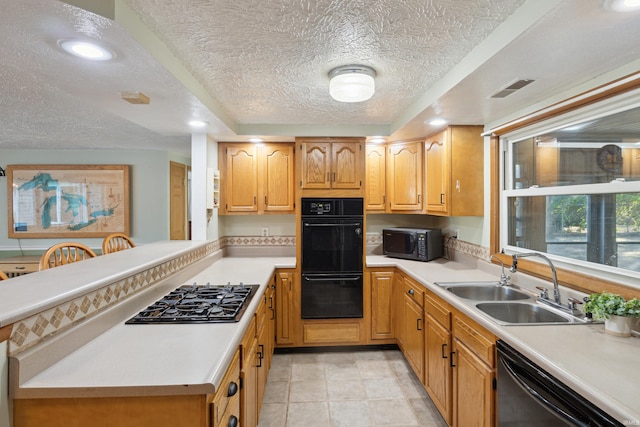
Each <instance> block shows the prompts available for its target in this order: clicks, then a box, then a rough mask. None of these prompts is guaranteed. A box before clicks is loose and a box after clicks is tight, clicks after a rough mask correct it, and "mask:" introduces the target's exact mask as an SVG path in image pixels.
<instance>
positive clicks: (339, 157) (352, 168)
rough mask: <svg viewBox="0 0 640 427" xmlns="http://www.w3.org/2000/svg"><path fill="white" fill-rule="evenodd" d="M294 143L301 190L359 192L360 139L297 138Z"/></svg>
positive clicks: (361, 155)
mask: <svg viewBox="0 0 640 427" xmlns="http://www.w3.org/2000/svg"><path fill="white" fill-rule="evenodd" d="M297 141H298V143H299V151H300V153H299V156H300V164H301V167H300V188H301V189H303V190H349V191H350V190H358V192H360V191H361V189H362V188H363V186H362V170H363V168H364V165H363V160H364V157H363V154H362V147H363V145H364V144H363V142H364V139H363V138H299V139H298V140H297ZM345 194H349V193H348V192H347V193H345Z"/></svg>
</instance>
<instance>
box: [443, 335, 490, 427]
mask: <svg viewBox="0 0 640 427" xmlns="http://www.w3.org/2000/svg"><path fill="white" fill-rule="evenodd" d="M453 345H454V349H453V351H454V352H455V354H454V355H452V357H453V358H454V359H453V361H454V364H455V367H454V368H453V383H454V386H453V401H454V408H453V425H455V426H461V427H462V426H464V427H467V426H468V427H492V426H493V425H494V418H495V404H494V393H493V379H494V371H493V369H491V368H490V367H489V366H487V365H486V364H485V363H484V362H483V361H482V360H481V359H479V358H478V357H477V356H476V355H475V354H473V352H472V351H471V350H469V348H468V347H467V346H466V345H464V343H463V342H461V341H460V340H457V339H454V344H453Z"/></svg>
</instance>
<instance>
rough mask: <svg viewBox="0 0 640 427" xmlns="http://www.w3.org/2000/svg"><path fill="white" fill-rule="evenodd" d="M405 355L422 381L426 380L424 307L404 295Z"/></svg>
mask: <svg viewBox="0 0 640 427" xmlns="http://www.w3.org/2000/svg"><path fill="white" fill-rule="evenodd" d="M401 316H402V317H404V321H403V322H402V323H403V327H404V334H403V335H404V355H405V357H406V358H407V361H408V362H409V365H411V367H412V368H413V371H414V372H415V373H416V375H417V376H418V378H419V379H420V381H421V382H424V316H423V314H422V307H420V306H419V305H418V304H416V303H415V301H413V299H412V298H411V297H409V296H407V295H404V310H403V311H402V314H401Z"/></svg>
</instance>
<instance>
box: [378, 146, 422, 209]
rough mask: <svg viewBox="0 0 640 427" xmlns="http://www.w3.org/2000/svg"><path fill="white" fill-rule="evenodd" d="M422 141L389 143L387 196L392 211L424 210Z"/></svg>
mask: <svg viewBox="0 0 640 427" xmlns="http://www.w3.org/2000/svg"><path fill="white" fill-rule="evenodd" d="M422 162H423V158H422V142H421V141H415V142H402V143H393V144H390V145H389V157H388V158H387V196H388V203H389V209H390V211H401V212H406V211H421V210H422V181H423V177H422Z"/></svg>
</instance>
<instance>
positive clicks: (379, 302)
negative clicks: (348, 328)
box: [371, 272, 394, 339]
mask: <svg viewBox="0 0 640 427" xmlns="http://www.w3.org/2000/svg"><path fill="white" fill-rule="evenodd" d="M392 301H393V272H373V273H371V339H387V338H393V337H394V334H393V321H392V319H393V316H392V305H393V304H392Z"/></svg>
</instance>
